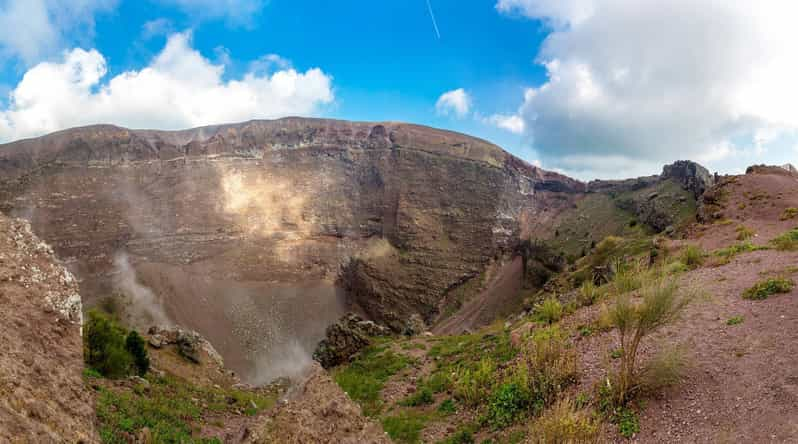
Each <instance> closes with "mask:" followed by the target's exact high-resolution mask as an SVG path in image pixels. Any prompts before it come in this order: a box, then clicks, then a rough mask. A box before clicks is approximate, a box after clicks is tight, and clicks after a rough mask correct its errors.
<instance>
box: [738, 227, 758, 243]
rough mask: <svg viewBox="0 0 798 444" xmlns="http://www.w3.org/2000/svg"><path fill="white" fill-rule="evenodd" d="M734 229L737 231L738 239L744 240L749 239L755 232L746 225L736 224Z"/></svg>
mask: <svg viewBox="0 0 798 444" xmlns="http://www.w3.org/2000/svg"><path fill="white" fill-rule="evenodd" d="M734 231H735V232H736V233H737V240H738V241H745V240H748V239H751V238H752V237H754V235H755V234H756V233H754V230H752V229H750V228H748V227H746V226H745V225H738V226H737V228H736V229H735V230H734Z"/></svg>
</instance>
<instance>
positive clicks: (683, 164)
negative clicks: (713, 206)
mask: <svg viewBox="0 0 798 444" xmlns="http://www.w3.org/2000/svg"><path fill="white" fill-rule="evenodd" d="M660 178H661V179H662V180H665V179H675V180H676V181H677V182H679V183H680V184H681V185H682V187H683V188H684V189H685V190H688V191H692V192H693V195H694V196H695V198H696V199H698V198H699V197H701V195H702V194H704V191H706V190H708V189H709V188H710V187H712V185H714V184H715V178H714V176H712V175H711V174H710V173H709V171H708V170H707V169H706V168H704V167H702V166H701V165H699V164H697V163H695V162H692V161H689V160H678V161H676V162H674V163H672V164H670V165H665V166H664V167H663V168H662V174H661V175H660Z"/></svg>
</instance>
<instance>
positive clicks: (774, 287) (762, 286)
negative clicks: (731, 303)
mask: <svg viewBox="0 0 798 444" xmlns="http://www.w3.org/2000/svg"><path fill="white" fill-rule="evenodd" d="M794 286H795V282H793V281H792V280H791V279H787V278H770V279H765V280H763V281H759V282H757V283H756V284H755V285H754V286H753V287H751V288H749V289H748V290H745V292H744V293H743V299H753V300H762V299H767V298H768V297H769V296H772V295H774V294H778V293H789V292H790V291H792V289H793V287H794Z"/></svg>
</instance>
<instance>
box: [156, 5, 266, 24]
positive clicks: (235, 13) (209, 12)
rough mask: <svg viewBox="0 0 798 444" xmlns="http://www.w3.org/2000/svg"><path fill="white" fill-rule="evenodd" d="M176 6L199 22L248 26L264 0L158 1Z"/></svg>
mask: <svg viewBox="0 0 798 444" xmlns="http://www.w3.org/2000/svg"><path fill="white" fill-rule="evenodd" d="M158 1H160V2H161V3H163V4H167V5H173V6H177V7H178V8H180V9H181V10H183V12H185V13H186V14H187V15H189V16H192V17H194V18H196V19H199V20H209V19H219V18H221V19H225V20H227V21H228V22H230V23H231V24H234V25H249V24H250V23H251V20H252V18H253V17H254V16H256V15H257V14H258V13H259V12H260V10H261V9H262V8H263V6H264V5H265V4H266V2H267V1H266V0H158Z"/></svg>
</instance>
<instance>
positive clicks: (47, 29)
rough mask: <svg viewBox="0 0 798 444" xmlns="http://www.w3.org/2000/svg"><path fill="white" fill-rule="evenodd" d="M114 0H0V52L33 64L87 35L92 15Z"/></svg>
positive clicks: (90, 30) (110, 8) (90, 33)
mask: <svg viewBox="0 0 798 444" xmlns="http://www.w3.org/2000/svg"><path fill="white" fill-rule="evenodd" d="M116 3H117V1H116V0H5V1H0V54H1V55H3V56H4V57H6V58H8V57H12V58H19V59H21V60H22V61H23V62H24V63H26V64H32V63H34V62H36V61H38V60H41V59H42V58H43V57H47V56H49V55H52V54H53V53H57V52H58V51H59V50H60V49H61V48H62V47H63V45H64V42H65V40H66V39H67V38H68V37H70V38H72V39H75V38H77V39H81V38H83V39H86V38H90V37H91V36H92V35H93V33H94V15H95V14H96V13H98V12H107V11H110V10H112V9H113V8H114V7H115V6H116Z"/></svg>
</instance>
